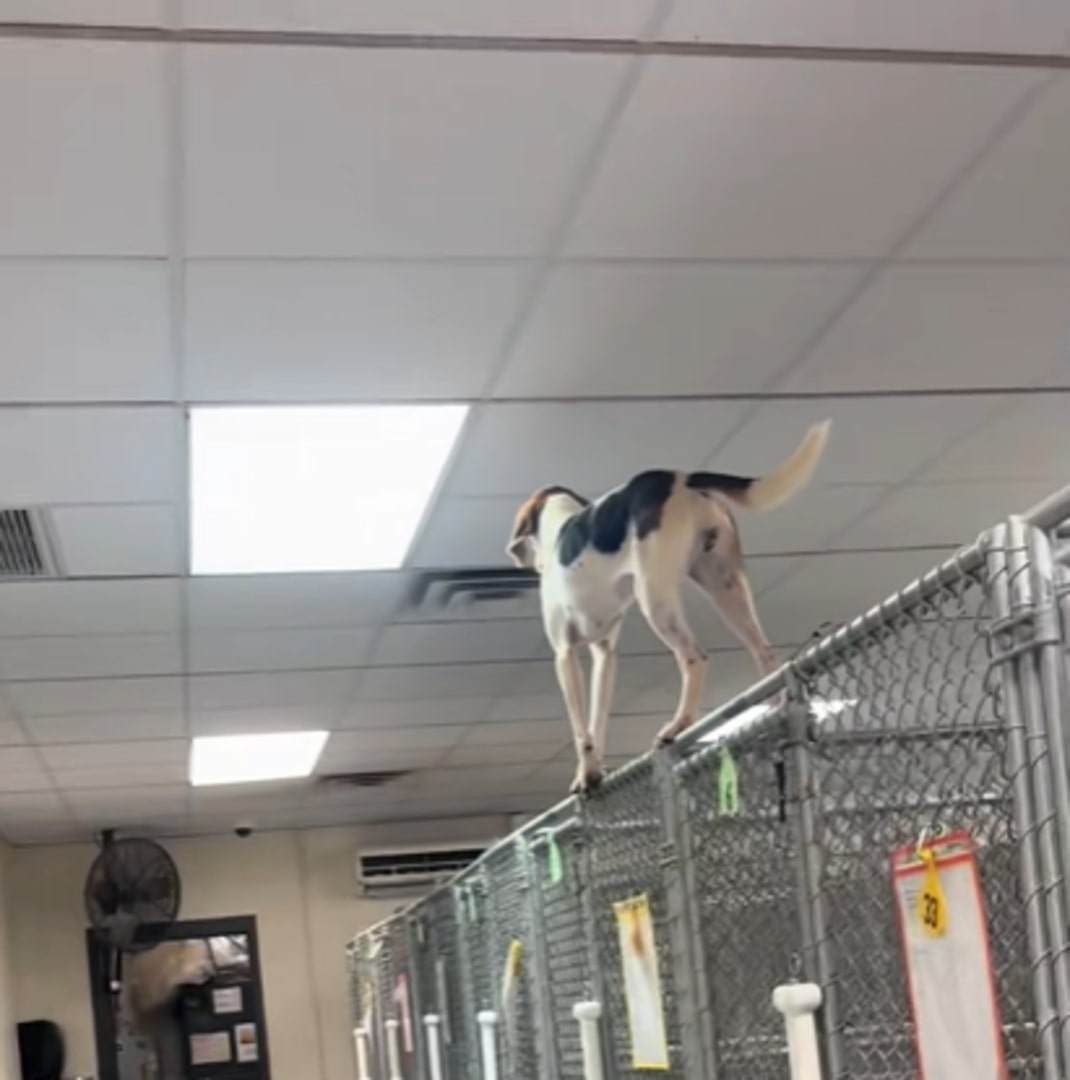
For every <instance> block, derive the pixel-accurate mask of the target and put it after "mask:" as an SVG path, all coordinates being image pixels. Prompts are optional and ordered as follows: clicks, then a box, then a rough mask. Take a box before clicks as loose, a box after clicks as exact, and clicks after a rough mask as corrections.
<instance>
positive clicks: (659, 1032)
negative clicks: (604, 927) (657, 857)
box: [613, 895, 669, 1072]
mask: <svg viewBox="0 0 1070 1080" xmlns="http://www.w3.org/2000/svg"><path fill="white" fill-rule="evenodd" d="M613 911H614V914H615V915H616V917H617V933H618V935H619V940H620V957H621V967H622V971H623V975H624V996H625V1000H626V1001H627V1005H628V1027H629V1030H630V1032H631V1040H632V1067H633V1068H635V1069H646V1070H650V1071H656V1072H668V1070H669V1043H668V1039H667V1038H666V1035H665V1011H664V1006H663V1000H662V996H661V974H660V972H659V971H658V953H657V948H656V942H655V939H654V920H653V918H652V917H651V913H650V900H649V898H648V897H647V896H645V895H643V896H636V897H633V898H632V899H630V900H622V901H620V903H617V904H614V905H613Z"/></svg>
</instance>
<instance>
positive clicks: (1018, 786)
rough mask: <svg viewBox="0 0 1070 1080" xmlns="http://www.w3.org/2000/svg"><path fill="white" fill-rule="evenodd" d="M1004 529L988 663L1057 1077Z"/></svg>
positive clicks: (991, 553) (993, 578)
mask: <svg viewBox="0 0 1070 1080" xmlns="http://www.w3.org/2000/svg"><path fill="white" fill-rule="evenodd" d="M1010 541H1011V537H1010V530H1009V527H1008V526H1007V525H1000V526H997V527H996V528H995V529H993V530H992V532H991V533H990V534H989V537H988V553H987V569H988V581H987V588H988V592H989V596H990V597H991V601H992V610H993V614H994V615H995V618H996V625H995V627H994V636H995V642H994V650H995V655H994V658H993V660H994V662H995V663H997V664H1000V665H1001V667H1002V686H1003V699H1004V700H1003V708H1004V713H1005V724H1006V732H1007V751H1006V753H1007V761H1006V767H1007V770H1008V772H1009V774H1010V776H1011V783H1012V788H1013V792H1014V824H1015V829H1016V831H1017V833H1018V856H1019V874H1020V880H1021V889H1022V901H1023V905H1024V907H1025V922H1026V938H1027V942H1028V947H1029V959H1030V963H1031V965H1032V968H1033V997H1034V1003H1035V1006H1036V1013H1037V1025H1038V1034H1039V1041H1040V1050H1041V1055H1042V1058H1043V1063H1044V1080H1062V1078H1063V1071H1062V1066H1061V1062H1060V1049H1059V1031H1058V1014H1057V1013H1056V1009H1055V1001H1054V984H1053V970H1052V962H1051V950H1050V944H1049V934H1048V925H1047V919H1046V911H1045V907H1044V898H1043V895H1042V893H1043V889H1044V886H1043V882H1042V879H1041V872H1040V856H1039V852H1038V836H1037V833H1038V818H1037V811H1036V808H1035V805H1034V791H1033V776H1032V769H1031V756H1030V755H1031V751H1030V746H1029V744H1030V739H1031V736H1032V733H1031V732H1029V730H1028V729H1027V724H1026V720H1025V710H1024V708H1023V705H1022V700H1021V695H1020V692H1019V685H1018V681H1017V679H1016V677H1015V672H1014V670H1013V667H1012V665H1013V662H1014V659H1015V657H1016V655H1018V652H1019V642H1018V640H1017V639H1018V637H1019V632H1020V626H1019V623H1018V621H1017V620H1016V618H1015V616H1016V612H1015V611H1014V609H1013V604H1012V599H1011V567H1010V563H1009V559H1008V549H1009V547H1010Z"/></svg>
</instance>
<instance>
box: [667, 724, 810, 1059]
mask: <svg viewBox="0 0 1070 1080" xmlns="http://www.w3.org/2000/svg"><path fill="white" fill-rule="evenodd" d="M784 742H785V740H784V735H783V731H782V730H781V728H780V726H779V725H778V726H777V727H776V728H774V729H772V730H763V731H760V732H758V733H755V734H753V735H749V736H746V737H744V738H742V739H731V740H727V741H726V742H725V743H724V744H723V746H720V747H718V748H711V749H710V750H706V751H703V752H702V754H701V756H700V757H699V758H697V759H696V760H695V761H693V762H685V763H683V764H682V765H681V766H679V767H678V775H679V777H680V783H681V784H682V785H683V788H684V792H685V794H686V796H687V806H688V809H689V817H690V822H691V829H690V833H691V848H690V851H689V852H688V853H687V857H688V858H689V859H690V860H691V861H692V862H693V864H694V867H695V875H696V879H697V882H698V900H699V905H698V922H699V926H698V933H699V938H700V941H701V947H702V949H703V952H704V957H705V962H706V966H707V970H708V971H709V972H710V973H711V982H710V988H709V996H710V1007H711V1009H712V1012H713V1024H714V1030H715V1036H716V1046H717V1049H716V1055H717V1064H718V1080H786V1077H787V1076H788V1072H787V1045H786V1042H785V1036H784V1025H783V1021H782V1020H781V1018H780V1016H779V1015H778V1014H777V1013H776V1012H775V1011H774V1010H773V1008H772V1006H771V995H772V991H773V988H774V987H776V986H778V985H780V984H781V983H784V982H788V981H789V980H790V979H792V978H795V977H799V976H801V975H802V974H803V972H802V967H801V965H802V962H803V957H802V940H801V936H800V927H799V904H800V898H799V890H798V882H797V874H796V866H797V858H798V843H797V832H796V829H795V827H794V821H791V820H789V817H788V802H787V800H788V791H789V788H788V784H789V779H790V778H789V774H788V762H787V760H786V758H785V756H784ZM724 770H734V772H735V775H736V777H737V781H738V792H739V803H738V808H736V809H733V807H732V804H731V803H730V802H728V801H727V800H724V801H723V800H722V799H721V798H720V786H721V782H722V776H721V774H722V771H724ZM722 802H723V805H722Z"/></svg>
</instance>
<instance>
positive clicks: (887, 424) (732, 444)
mask: <svg viewBox="0 0 1070 1080" xmlns="http://www.w3.org/2000/svg"><path fill="white" fill-rule="evenodd" d="M995 404H996V401H995V399H993V398H989V397H979V396H978V397H970V396H962V397H909V398H897V397H889V398H840V399H836V398H815V399H811V400H798V401H771V402H767V403H765V404H763V405H761V406H760V407H759V408H758V409H757V410H755V412H754V413H753V415H752V416H751V417H749V418H748V420H747V422H746V423H745V424H744V426H743V427H742V428H741V429H740V430H739V431H738V432H737V433H736V434H735V435H733V436H732V437H731V438H730V439H729V440H728V441H727V442H726V443H725V444H724V445H723V446H722V447H721V448H720V449H719V450H718V452H717V454H716V457H715V459H714V462H713V464H714V467H715V468H719V469H726V470H729V471H732V472H741V473H744V474H747V475H761V474H762V472H763V470H768V469H771V468H775V467H776V466H777V465H778V464H779V463H780V462H781V461H782V460H784V458H785V457H786V456H787V455H788V454H789V453H790V452H791V451H792V450H793V449H794V447H795V446H796V444H797V443H798V441H799V439H800V438H801V437H802V433H803V432H804V431H805V430H806V428H807V427H808V426H809V425H810V424H812V423H815V422H816V421H818V420H824V419H831V420H832V432H831V434H830V436H829V443H828V449H827V450H826V451H825V456H824V458H823V460H822V462H821V464H820V465H819V466H818V471H817V480H818V482H820V483H823V484H891V483H896V482H898V481H900V480H903V479H905V478H906V477H907V476H909V475H910V474H911V473H912V472H914V471H915V470H917V469H919V468H921V467H922V466H924V465H925V464H926V463H927V462H928V461H930V460H931V459H933V458H935V457H936V456H937V454H938V453H939V452H940V451H941V450H942V449H943V448H944V447H945V446H946V445H948V444H949V443H950V442H952V440H953V439H955V438H956V437H959V436H961V435H964V434H965V433H966V432H967V431H969V430H970V429H971V428H974V427H979V426H980V425H981V424H982V423H983V422H984V421H985V419H986V418H987V417H988V416H989V415H990V414H991V412H992V410H993V408H994V407H995ZM806 497H807V495H806V492H802V493H801V494H799V495H798V496H797V498H798V499H800V500H802V499H805V498H806ZM787 512H788V510H787V509H786V510H785V511H784V513H785V514H786V513H787ZM743 528H744V529H745V530H747V533H748V534H749V533H750V532H754V533H757V532H758V531H759V530H761V529H763V528H765V525H764V523H759V522H757V521H756V522H754V523H753V525H751V524H749V523H745V524H744V525H743Z"/></svg>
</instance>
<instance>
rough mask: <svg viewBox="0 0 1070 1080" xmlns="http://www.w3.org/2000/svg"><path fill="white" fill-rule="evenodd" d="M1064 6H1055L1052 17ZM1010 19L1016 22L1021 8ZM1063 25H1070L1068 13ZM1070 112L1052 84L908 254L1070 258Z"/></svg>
mask: <svg viewBox="0 0 1070 1080" xmlns="http://www.w3.org/2000/svg"><path fill="white" fill-rule="evenodd" d="M992 2H995V0H992ZM1032 6H1034V7H1036V8H1041V7H1043V6H1045V5H1042V4H1040V3H1037V4H1034V5H1032ZM1059 6H1060V5H1051V7H1052V9H1054V8H1056V7H1059ZM1007 11H1008V14H1009V13H1011V12H1012V11H1013V12H1014V13H1015V15H1017V12H1018V5H1015V6H1014V7H1013V8H1012V7H1008V8H1007ZM1060 17H1061V18H1062V19H1063V20H1064V21H1068V20H1070V15H1068V14H1067V13H1066V9H1065V8H1062V13H1061V16H1060ZM1068 109H1070V83H1068V82H1067V80H1066V77H1065V76H1060V77H1059V78H1057V79H1053V80H1051V81H1050V82H1049V84H1048V86H1047V88H1046V89H1045V90H1044V92H1043V93H1042V94H1040V95H1039V96H1038V97H1037V99H1036V101H1035V102H1034V103H1033V105H1032V106H1031V108H1030V109H1029V111H1028V112H1027V113H1026V114H1025V116H1024V117H1023V118H1022V119H1021V120H1019V121H1018V123H1017V124H1016V125H1015V126H1014V128H1012V130H1011V131H1010V132H1009V133H1008V134H1007V135H1006V136H1005V137H1004V138H1003V139H1002V140H1001V141H1000V143H999V145H998V146H996V147H995V148H994V150H993V151H992V152H991V153H990V154H988V155H987V157H986V158H985V160H984V161H983V162H982V163H981V165H980V166H979V167H978V168H977V169H976V170H975V171H974V172H973V173H972V174H971V175H970V176H969V177H967V179H966V180H965V181H963V183H962V184H961V185H959V187H958V188H957V189H956V190H955V192H954V195H953V197H952V198H950V199H949V200H948V201H947V202H946V203H945V205H944V206H943V207H942V208H941V210H940V212H939V213H938V214H937V215H936V216H935V217H934V218H933V219H932V221H930V222H929V223H928V225H927V226H926V227H925V229H924V230H923V231H922V232H921V233H920V234H919V235H918V237H917V238H916V239H915V240H914V242H913V244H911V246H910V248H909V249H908V254H910V255H916V256H921V257H932V256H950V257H958V258H1015V257H1017V258H1056V259H1066V258H1068V257H1070V222H1068V221H1067V215H1066V214H1065V213H1064V210H1065V192H1066V191H1067V188H1068V187H1070V143H1068V142H1067V139H1066V137H1065V132H1066V126H1065V118H1066V114H1067V110H1068ZM1015 355H1016V356H1020V355H1021V354H1020V353H1017V352H1016V353H1015Z"/></svg>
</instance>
